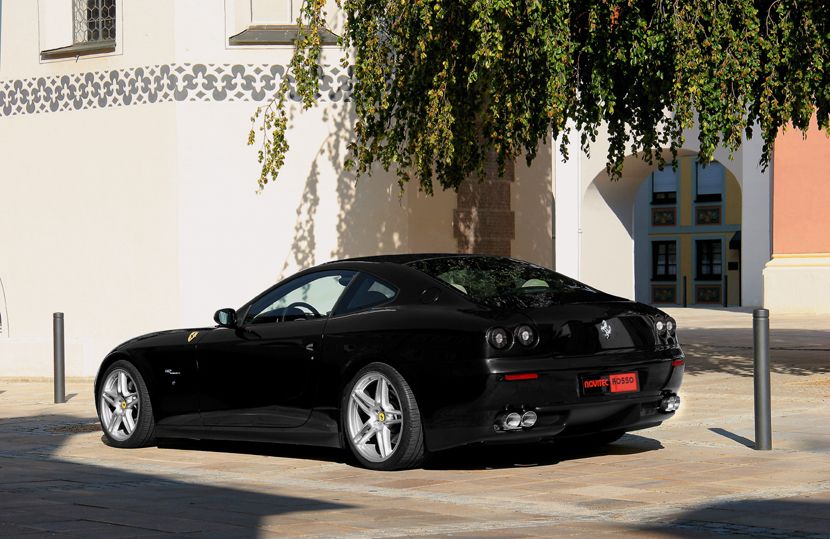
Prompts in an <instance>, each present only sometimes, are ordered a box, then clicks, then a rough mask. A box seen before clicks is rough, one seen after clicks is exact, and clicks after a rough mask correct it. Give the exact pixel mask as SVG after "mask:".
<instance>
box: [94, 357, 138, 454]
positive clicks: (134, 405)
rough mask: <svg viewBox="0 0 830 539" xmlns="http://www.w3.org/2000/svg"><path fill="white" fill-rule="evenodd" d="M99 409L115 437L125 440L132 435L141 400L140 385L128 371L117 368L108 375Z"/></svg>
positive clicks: (106, 426)
mask: <svg viewBox="0 0 830 539" xmlns="http://www.w3.org/2000/svg"><path fill="white" fill-rule="evenodd" d="M98 409H99V410H100V411H101V423H102V424H103V427H104V429H105V430H106V431H107V433H108V434H109V435H110V436H111V437H112V438H113V439H115V440H118V441H119V442H123V441H124V440H126V439H127V438H129V437H130V436H131V435H132V433H133V431H135V426H136V425H137V424H138V414H139V412H140V400H139V398H138V386H136V384H135V381H134V380H133V378H132V376H130V374H129V373H128V372H127V371H125V370H123V369H116V370H114V371H112V372H111V373H110V374H109V376H107V379H106V380H104V383H103V385H102V386H101V396H100V402H99V403H98Z"/></svg>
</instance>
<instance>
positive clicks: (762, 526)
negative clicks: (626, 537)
mask: <svg viewBox="0 0 830 539" xmlns="http://www.w3.org/2000/svg"><path fill="white" fill-rule="evenodd" d="M638 529H639V530H640V531H643V532H647V535H649V536H652V535H656V536H660V537H682V538H687V537H688V538H692V537H694V538H700V537H717V536H733V537H734V536H738V537H769V538H773V537H782V538H783V537H798V538H799V539H827V538H828V537H830V531H828V530H830V502H828V501H827V499H826V496H825V498H824V499H819V498H811V497H810V496H803V497H799V498H782V499H777V500H731V501H727V502H722V503H713V504H708V505H704V506H701V507H697V508H695V509H692V510H690V511H685V512H683V513H680V514H678V515H674V516H672V517H671V518H669V519H665V520H661V521H660V522H657V523H654V524H649V525H645V526H640V527H639V528H638Z"/></svg>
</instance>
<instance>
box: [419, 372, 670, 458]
mask: <svg viewBox="0 0 830 539" xmlns="http://www.w3.org/2000/svg"><path fill="white" fill-rule="evenodd" d="M681 357H682V356H681ZM517 367H518V366H517ZM515 372H527V371H524V370H522V371H519V370H516V371H515ZM620 372H637V374H638V378H639V383H640V388H639V389H640V390H639V391H637V392H632V393H624V394H607V395H593V396H583V395H582V392H581V390H580V385H579V384H580V380H581V379H583V378H584V377H586V376H589V377H590V376H602V375H607V374H613V373H620ZM505 374H510V373H505V372H502V373H493V374H490V375H488V376H487V379H486V380H485V381H483V383H481V384H480V387H482V388H483V390H482V391H481V392H480V393H479V394H478V395H477V396H476V397H475V398H473V399H470V400H468V401H467V402H460V403H453V404H448V405H446V406H443V407H442V408H440V409H436V410H435V412H434V413H433V414H431V416H430V417H429V418H425V425H426V443H427V447H428V448H429V450H431V451H439V450H442V449H448V448H451V447H456V446H461V445H466V444H473V443H524V442H532V441H536V440H545V439H550V438H554V437H565V436H577V435H582V434H590V433H596V432H603V431H611V430H625V431H631V430H638V429H644V428H648V427H653V426H656V425H659V424H660V423H662V422H663V421H665V420H667V419H669V418H671V417H672V416H673V415H674V412H665V411H662V410H661V409H660V405H661V401H662V399H663V398H664V397H665V396H667V395H671V394H676V393H677V391H678V390H679V388H680V384H681V382H682V378H683V366H682V365H681V366H673V365H672V360H671V359H661V360H658V361H648V362H640V363H635V364H628V365H617V366H615V367H602V368H590V369H586V368H568V369H557V370H545V371H535V372H534V374H537V375H538V378H535V379H527V380H518V381H508V380H506V379H505ZM513 411H515V412H518V413H519V414H522V413H523V412H525V411H533V412H535V413H536V414H537V416H538V419H537V422H536V424H535V425H534V426H533V427H530V428H522V429H520V430H503V429H502V428H500V421H499V420H500V417H502V416H503V415H504V414H506V413H509V412H513Z"/></svg>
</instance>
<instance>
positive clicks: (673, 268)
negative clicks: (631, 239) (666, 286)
mask: <svg viewBox="0 0 830 539" xmlns="http://www.w3.org/2000/svg"><path fill="white" fill-rule="evenodd" d="M676 278H677V243H676V242H673V241H653V242H651V279H652V280H653V281H674V280H675V279H676Z"/></svg>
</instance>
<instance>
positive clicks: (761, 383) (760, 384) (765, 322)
mask: <svg viewBox="0 0 830 539" xmlns="http://www.w3.org/2000/svg"><path fill="white" fill-rule="evenodd" d="M752 332H753V333H754V336H755V376H754V378H755V449H756V450H759V451H769V450H770V449H772V418H771V410H770V387H769V311H768V310H767V309H755V310H754V311H752Z"/></svg>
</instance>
